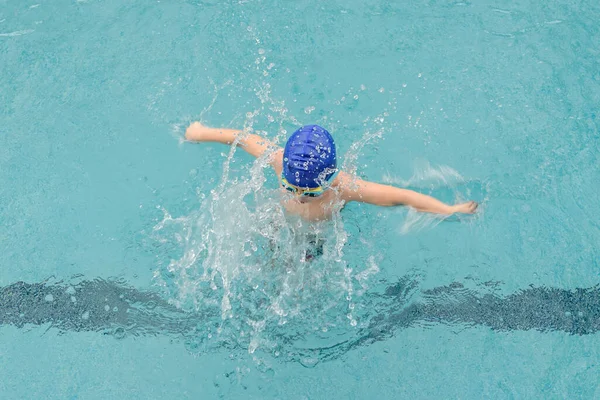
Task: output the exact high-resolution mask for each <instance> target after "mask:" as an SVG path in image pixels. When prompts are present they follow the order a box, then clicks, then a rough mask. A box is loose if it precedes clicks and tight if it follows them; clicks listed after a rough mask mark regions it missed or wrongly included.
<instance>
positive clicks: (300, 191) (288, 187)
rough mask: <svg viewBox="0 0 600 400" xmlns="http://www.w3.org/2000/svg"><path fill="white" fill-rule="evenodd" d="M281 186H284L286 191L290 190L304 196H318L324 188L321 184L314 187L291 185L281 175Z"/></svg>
mask: <svg viewBox="0 0 600 400" xmlns="http://www.w3.org/2000/svg"><path fill="white" fill-rule="evenodd" d="M281 186H282V187H284V188H285V190H287V191H288V192H292V193H294V194H296V195H298V196H306V197H318V196H320V195H322V194H323V192H324V191H325V189H326V188H324V187H323V186H318V187H316V188H312V189H309V188H301V187H299V186H296V185H292V184H291V183H289V182H288V181H287V179H285V178H284V177H283V176H282V177H281Z"/></svg>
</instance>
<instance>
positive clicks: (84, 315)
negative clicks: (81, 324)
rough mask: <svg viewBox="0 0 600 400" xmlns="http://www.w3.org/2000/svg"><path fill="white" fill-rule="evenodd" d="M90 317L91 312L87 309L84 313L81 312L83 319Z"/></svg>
mask: <svg viewBox="0 0 600 400" xmlns="http://www.w3.org/2000/svg"><path fill="white" fill-rule="evenodd" d="M89 318H90V312H89V311H86V312H84V313H83V314H81V319H89Z"/></svg>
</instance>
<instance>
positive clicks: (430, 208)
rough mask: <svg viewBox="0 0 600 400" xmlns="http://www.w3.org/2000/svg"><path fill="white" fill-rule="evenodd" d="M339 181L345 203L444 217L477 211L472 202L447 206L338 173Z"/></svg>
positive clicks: (397, 189)
mask: <svg viewBox="0 0 600 400" xmlns="http://www.w3.org/2000/svg"><path fill="white" fill-rule="evenodd" d="M339 180H340V184H341V187H342V197H343V199H344V200H345V201H360V202H363V203H369V204H375V205H378V206H399V205H405V206H409V207H412V208H414V209H415V210H417V211H421V212H428V213H434V214H444V215H451V214H454V213H463V214H473V213H474V212H475V211H476V210H477V203H476V202H474V201H469V202H466V203H461V204H454V205H448V204H445V203H443V202H441V201H439V200H438V199H435V198H433V197H431V196H428V195H425V194H422V193H418V192H415V191H413V190H408V189H402V188H398V187H394V186H389V185H382V184H379V183H374V182H368V181H363V180H361V179H358V178H355V177H352V176H350V175H349V174H347V173H344V172H340V174H339Z"/></svg>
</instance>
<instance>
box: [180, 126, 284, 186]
mask: <svg viewBox="0 0 600 400" xmlns="http://www.w3.org/2000/svg"><path fill="white" fill-rule="evenodd" d="M185 138H186V139H187V140H189V141H193V142H216V143H223V144H229V145H230V144H232V143H234V142H235V141H236V139H238V142H237V144H238V146H240V147H241V148H243V149H244V150H245V151H246V152H247V153H248V154H250V155H252V156H254V157H256V158H258V157H260V156H262V155H263V154H264V153H265V152H266V151H269V150H270V151H273V153H272V154H271V155H270V159H269V163H270V164H271V166H272V167H273V168H274V169H275V172H276V173H277V174H278V175H280V174H281V169H282V158H283V151H282V150H281V149H280V148H279V147H277V146H275V145H274V144H273V143H271V142H269V141H268V140H267V139H265V138H263V137H261V136H258V135H254V134H244V132H243V131H241V130H237V129H223V128H209V127H207V126H204V125H202V124H201V123H200V122H193V123H192V124H191V125H190V126H189V127H188V128H187V129H186V131H185Z"/></svg>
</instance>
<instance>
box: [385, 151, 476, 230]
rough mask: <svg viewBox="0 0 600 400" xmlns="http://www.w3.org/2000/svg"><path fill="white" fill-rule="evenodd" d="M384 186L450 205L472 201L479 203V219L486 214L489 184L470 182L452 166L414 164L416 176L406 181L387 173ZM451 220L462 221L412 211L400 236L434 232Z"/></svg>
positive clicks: (408, 211)
mask: <svg viewBox="0 0 600 400" xmlns="http://www.w3.org/2000/svg"><path fill="white" fill-rule="evenodd" d="M383 182H385V183H388V184H394V185H397V186H400V187H404V188H409V189H414V190H417V191H419V192H422V193H425V194H429V195H432V196H434V197H437V198H440V199H442V200H443V201H444V202H446V203H450V204H456V203H462V202H465V201H469V200H476V201H479V202H480V207H479V211H478V215H479V216H481V215H482V214H481V213H482V210H483V207H482V206H481V203H482V202H483V203H484V202H485V201H486V200H487V191H488V187H487V186H488V185H487V183H485V182H479V181H476V180H467V179H465V178H464V177H463V176H462V175H461V174H460V173H459V172H458V171H456V170H455V169H453V168H451V167H449V166H446V165H441V166H432V165H431V164H430V163H429V162H427V161H418V162H417V163H415V166H414V170H413V175H412V176H411V177H410V178H409V179H407V180H404V179H402V178H399V177H396V176H393V175H391V174H390V173H386V174H385V175H384V176H383ZM448 218H459V217H456V216H452V217H448V216H444V215H438V214H430V213H420V212H417V211H416V210H413V209H411V208H409V209H408V210H407V211H406V218H405V219H404V222H403V224H402V226H401V227H400V233H402V234H408V233H412V232H418V231H421V230H424V229H431V228H433V227H435V226H437V225H438V224H439V223H440V222H442V221H444V220H447V219H448Z"/></svg>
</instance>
